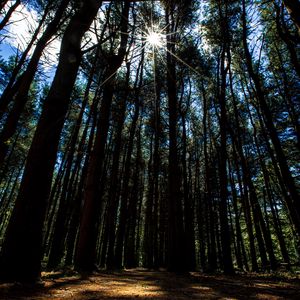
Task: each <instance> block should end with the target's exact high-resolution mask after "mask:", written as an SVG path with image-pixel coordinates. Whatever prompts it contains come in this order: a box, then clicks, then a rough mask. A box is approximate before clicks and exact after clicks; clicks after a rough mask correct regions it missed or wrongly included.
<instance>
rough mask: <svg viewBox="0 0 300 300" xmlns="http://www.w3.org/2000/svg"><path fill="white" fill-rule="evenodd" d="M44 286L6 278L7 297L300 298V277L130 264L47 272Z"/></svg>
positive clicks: (0, 287) (1, 291)
mask: <svg viewBox="0 0 300 300" xmlns="http://www.w3.org/2000/svg"><path fill="white" fill-rule="evenodd" d="M43 280H44V283H45V284H44V286H43V287H35V288H33V287H29V286H27V287H26V286H23V285H18V284H0V299H1V300H15V299H16V300H17V299H26V300H46V299H65V300H96V299H123V300H125V299H145V300H146V299H158V300H161V299H164V300H166V299H170V300H183V299H267V300H269V299H299V300H300V279H299V278H293V279H287V278H272V277H270V276H261V275H260V276H256V275H255V276H254V275H236V276H222V275H217V276H213V275H211V276H209V275H203V274H199V273H191V274H190V275H175V274H173V273H168V272H152V271H145V270H127V271H123V272H115V273H99V274H93V275H90V276H79V275H77V274H73V275H69V276H62V274H60V273H44V274H43Z"/></svg>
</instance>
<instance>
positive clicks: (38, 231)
mask: <svg viewBox="0 0 300 300" xmlns="http://www.w3.org/2000/svg"><path fill="white" fill-rule="evenodd" d="M80 3H81V6H80V8H79V9H78V11H77V12H76V13H75V14H74V16H73V17H72V18H71V20H70V23H69V24H68V26H67V28H66V31H65V33H64V36H63V40H62V44H61V51H60V58H59V63H58V66H57V70H56V74H55V77H54V80H53V83H52V86H51V88H50V91H49V94H48V96H47V98H46V100H45V105H44V108H43V111H42V115H41V118H40V120H39V122H38V125H37V129H36V132H35V135H34V138H33V141H32V145H31V148H30V150H29V154H28V158H27V163H26V166H25V171H24V175H23V179H22V183H21V187H20V191H19V194H18V197H17V199H16V204H15V207H14V210H13V213H12V216H11V220H10V223H9V225H8V228H7V232H6V239H5V241H4V243H3V247H2V252H1V257H0V268H1V271H0V272H1V274H0V275H1V278H2V279H5V280H10V281H15V280H18V281H23V282H26V281H29V282H33V281H36V280H37V279H39V278H40V272H41V256H42V238H43V222H44V219H45V211H46V207H47V204H48V203H47V202H48V196H49V192H50V187H51V181H52V175H53V170H54V165H55V161H56V154H57V149H58V144H59V139H60V134H61V131H62V128H63V124H64V119H65V116H66V114H67V111H68V106H69V102H70V97H71V93H72V89H73V86H74V84H75V80H76V76H77V72H78V69H79V65H80V61H81V58H82V52H81V40H82V37H83V35H84V34H85V32H86V31H87V30H88V29H89V27H90V25H91V23H92V21H93V19H94V18H95V16H96V14H97V11H98V9H99V7H100V5H101V1H97V0H86V1H84V2H80Z"/></svg>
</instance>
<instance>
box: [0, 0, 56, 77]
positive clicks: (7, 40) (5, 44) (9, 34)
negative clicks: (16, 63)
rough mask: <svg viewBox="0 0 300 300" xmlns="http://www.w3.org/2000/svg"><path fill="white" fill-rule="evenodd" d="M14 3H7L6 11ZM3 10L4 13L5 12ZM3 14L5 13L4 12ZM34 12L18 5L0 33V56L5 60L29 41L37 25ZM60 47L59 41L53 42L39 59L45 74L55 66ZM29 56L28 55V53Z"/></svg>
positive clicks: (21, 49) (36, 16)
mask: <svg viewBox="0 0 300 300" xmlns="http://www.w3.org/2000/svg"><path fill="white" fill-rule="evenodd" d="M13 2H14V1H9V2H8V4H7V5H6V10H7V9H8V8H9V7H10V6H11V5H12V3H13ZM6 10H5V11H6ZM4 13H5V12H4ZM0 18H1V16H0ZM37 20H38V15H37V13H36V11H34V10H29V9H28V8H27V7H26V6H25V5H23V4H20V5H19V7H18V8H17V10H16V11H15V12H14V13H13V14H12V16H11V18H10V20H9V23H8V25H7V26H6V27H5V28H4V29H3V30H2V31H1V32H0V36H1V40H2V42H1V43H0V55H1V56H2V57H3V58H4V59H7V58H8V57H9V56H11V55H14V54H16V53H17V52H18V50H19V51H23V50H24V49H25V48H26V46H27V44H28V43H29V41H30V38H31V36H32V33H33V32H34V31H35V29H36V27H37V25H38V23H37ZM59 47H60V41H58V40H54V41H53V42H52V43H51V44H50V45H49V46H48V47H47V49H46V51H45V53H46V55H44V56H43V57H42V59H41V63H42V64H43V68H44V70H45V72H46V73H47V72H48V73H52V72H53V67H54V66H55V65H56V64H57V57H58V52H59ZM29 55H30V53H29ZM50 75H51V74H50Z"/></svg>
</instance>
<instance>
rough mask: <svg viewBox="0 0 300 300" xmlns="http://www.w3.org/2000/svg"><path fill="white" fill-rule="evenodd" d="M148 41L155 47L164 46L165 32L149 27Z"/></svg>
mask: <svg viewBox="0 0 300 300" xmlns="http://www.w3.org/2000/svg"><path fill="white" fill-rule="evenodd" d="M146 41H147V42H148V43H149V44H150V45H151V46H153V47H158V48H159V47H162V46H163V34H161V33H160V32H157V31H155V30H153V29H149V30H148V33H147V35H146Z"/></svg>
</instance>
